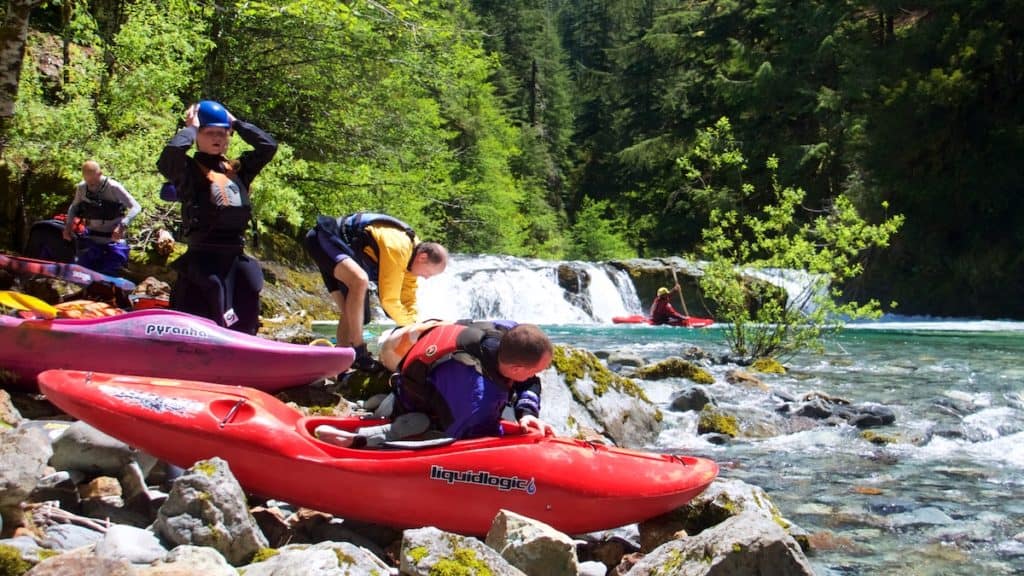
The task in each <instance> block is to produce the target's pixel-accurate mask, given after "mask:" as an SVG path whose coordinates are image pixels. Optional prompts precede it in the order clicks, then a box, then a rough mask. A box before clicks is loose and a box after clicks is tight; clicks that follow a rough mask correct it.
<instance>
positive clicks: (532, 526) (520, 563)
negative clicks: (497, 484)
mask: <svg viewBox="0 0 1024 576" xmlns="http://www.w3.org/2000/svg"><path fill="white" fill-rule="evenodd" d="M486 543H487V545H488V546H490V547H491V548H494V549H495V550H497V551H498V553H500V554H501V556H502V557H503V558H504V559H505V560H508V562H509V564H512V565H513V566H515V567H516V568H519V569H520V570H522V571H523V572H526V573H527V574H546V575H548V576H576V574H577V573H578V572H579V560H578V558H577V557H576V543H575V542H574V541H573V539H572V538H570V537H568V536H566V535H565V534H563V533H561V532H559V531H557V530H555V529H554V528H552V527H551V526H548V525H547V524H545V523H543V522H540V521H538V520H534V519H532V518H527V517H526V516H522V515H520V514H516V513H515V512H511V511H509V510H502V511H500V512H498V515H497V516H495V518H494V522H493V523H492V524H491V529H490V531H488V532H487V540H486Z"/></svg>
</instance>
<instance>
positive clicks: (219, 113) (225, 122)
mask: <svg viewBox="0 0 1024 576" xmlns="http://www.w3.org/2000/svg"><path fill="white" fill-rule="evenodd" d="M197 115H198V116H199V127H200V128H204V127H206V126H216V127H218V128H231V120H230V119H229V118H228V111H227V110H226V109H225V108H224V106H223V105H222V104H221V103H220V102H214V101H213V100H203V101H201V102H199V106H198V110H197Z"/></svg>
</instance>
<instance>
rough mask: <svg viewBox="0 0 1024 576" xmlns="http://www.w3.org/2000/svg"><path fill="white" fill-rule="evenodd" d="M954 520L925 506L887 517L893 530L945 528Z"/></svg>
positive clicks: (931, 507)
mask: <svg viewBox="0 0 1024 576" xmlns="http://www.w3.org/2000/svg"><path fill="white" fill-rule="evenodd" d="M954 522H955V520H953V519H952V518H950V516H949V515H948V514H946V513H945V512H943V511H942V510H939V509H938V508H935V507H934V506H925V507H924V508H918V509H917V510H914V511H912V512H901V513H899V514H893V515H892V516H889V523H890V524H891V525H892V527H893V528H909V527H911V526H945V525H948V524H953V523H954Z"/></svg>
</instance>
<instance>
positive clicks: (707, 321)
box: [612, 314, 715, 328]
mask: <svg viewBox="0 0 1024 576" xmlns="http://www.w3.org/2000/svg"><path fill="white" fill-rule="evenodd" d="M612 322H614V323H616V324H650V325H652V326H653V325H655V324H654V322H653V321H651V319H650V317H648V316H644V315H643V314H633V315H632V316H615V317H613V318H612ZM714 323H715V321H714V320H712V319H711V318H698V317H696V316H687V317H686V320H684V321H682V322H670V323H668V324H661V326H677V327H679V328H705V327H707V326H711V325H712V324H714Z"/></svg>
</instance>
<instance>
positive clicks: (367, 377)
mask: <svg viewBox="0 0 1024 576" xmlns="http://www.w3.org/2000/svg"><path fill="white" fill-rule="evenodd" d="M390 377H391V375H390V374H389V373H387V372H383V373H370V372H363V371H361V370H356V371H355V372H350V373H348V374H346V375H345V380H344V381H343V382H342V384H341V387H340V388H339V390H338V391H339V392H341V394H342V395H343V396H344V397H345V398H347V399H349V400H367V399H369V398H371V397H373V396H376V395H377V394H388V393H390V392H391V384H390V382H389V379H390Z"/></svg>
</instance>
